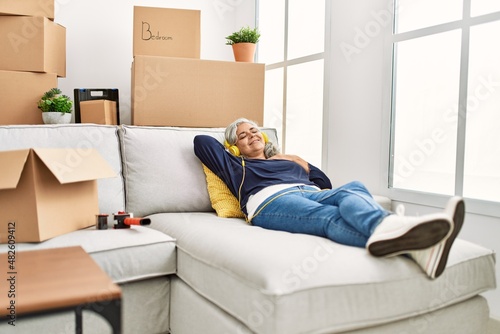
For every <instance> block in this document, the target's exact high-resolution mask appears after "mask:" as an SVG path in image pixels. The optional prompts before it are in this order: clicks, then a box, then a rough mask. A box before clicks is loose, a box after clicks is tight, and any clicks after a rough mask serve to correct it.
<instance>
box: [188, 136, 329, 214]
mask: <svg viewBox="0 0 500 334" xmlns="http://www.w3.org/2000/svg"><path fill="white" fill-rule="evenodd" d="M194 153H195V154H196V156H197V157H198V159H200V161H201V162H202V163H203V164H204V165H205V166H207V167H208V169H210V170H211V171H212V172H214V173H215V174H216V175H217V176H218V177H219V178H221V179H222V181H224V183H225V184H226V185H227V186H228V188H229V190H230V191H231V193H232V194H233V195H234V196H235V197H236V198H238V199H239V200H240V205H241V208H242V210H243V212H244V213H245V214H247V211H246V204H247V202H248V198H249V197H250V196H251V195H253V194H256V193H257V192H259V191H260V190H262V189H263V188H265V187H268V186H273V185H278V184H297V183H302V184H306V185H312V186H317V187H319V188H320V189H331V188H332V184H331V182H330V180H329V179H328V177H327V176H326V175H325V174H324V173H323V172H322V171H321V170H320V169H319V168H317V167H315V166H313V165H311V164H309V174H308V173H307V172H306V170H305V169H304V168H302V167H301V166H300V165H299V164H298V163H296V162H293V161H290V160H284V159H270V160H267V159H247V158H243V157H236V156H234V155H232V154H231V153H229V152H227V151H226V149H225V148H224V146H223V145H222V144H221V143H219V141H217V139H215V138H213V137H211V136H206V135H198V136H196V137H195V138H194ZM243 169H245V179H244V182H243V185H241V183H242V179H243ZM240 186H241V198H239V195H240V194H238V192H239V188H240Z"/></svg>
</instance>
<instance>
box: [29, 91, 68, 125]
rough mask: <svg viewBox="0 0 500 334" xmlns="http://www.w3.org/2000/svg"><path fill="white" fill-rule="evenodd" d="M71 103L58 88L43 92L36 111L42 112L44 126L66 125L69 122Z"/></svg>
mask: <svg viewBox="0 0 500 334" xmlns="http://www.w3.org/2000/svg"><path fill="white" fill-rule="evenodd" d="M72 107H73V101H71V100H70V98H69V97H68V96H66V95H63V94H62V92H61V90H60V89H59V88H52V89H51V90H49V91H47V92H45V94H43V96H42V98H41V99H40V100H39V101H38V109H40V110H41V111H42V118H43V122H44V123H45V124H67V123H69V122H70V121H71V111H72Z"/></svg>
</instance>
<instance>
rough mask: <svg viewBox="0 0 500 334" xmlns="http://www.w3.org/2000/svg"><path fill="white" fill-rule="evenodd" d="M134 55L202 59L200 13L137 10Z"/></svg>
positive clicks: (135, 14)
mask: <svg viewBox="0 0 500 334" xmlns="http://www.w3.org/2000/svg"><path fill="white" fill-rule="evenodd" d="M133 36H134V37H133V55H134V56H136V55H146V56H164V57H186V58H198V59H199V58H200V11H199V10H187V9H171V8H155V7H137V6H135V7H134V27H133Z"/></svg>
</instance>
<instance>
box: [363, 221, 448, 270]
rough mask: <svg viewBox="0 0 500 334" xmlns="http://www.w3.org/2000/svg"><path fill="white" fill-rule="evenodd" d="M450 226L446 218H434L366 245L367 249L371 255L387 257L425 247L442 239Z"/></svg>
mask: <svg viewBox="0 0 500 334" xmlns="http://www.w3.org/2000/svg"><path fill="white" fill-rule="evenodd" d="M450 228H451V226H450V222H449V221H448V220H446V219H443V218H436V219H434V220H430V221H428V222H426V223H422V224H420V225H417V226H415V227H413V228H411V229H409V230H408V231H406V232H405V233H404V234H402V235H400V236H397V237H394V238H391V239H384V240H381V241H375V242H373V243H372V244H370V245H369V246H368V251H369V252H370V254H372V255H373V256H378V257H381V256H386V257H387V256H395V255H399V254H403V253H408V252H410V251H416V250H422V249H426V248H429V247H432V246H434V245H435V244H437V243H438V242H440V241H442V240H443V239H444V238H445V237H446V236H447V235H448V234H449V233H450ZM451 243H453V241H452V242H451ZM450 247H451V245H450ZM439 266H441V263H440V264H439V265H438V267H439Z"/></svg>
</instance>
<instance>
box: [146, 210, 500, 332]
mask: <svg viewBox="0 0 500 334" xmlns="http://www.w3.org/2000/svg"><path fill="white" fill-rule="evenodd" d="M151 219H152V225H151V227H152V228H155V229H158V230H160V231H163V232H165V233H167V234H169V235H171V236H173V237H175V238H176V239H177V276H179V277H180V278H181V279H182V280H183V281H184V282H186V283H187V284H188V285H189V286H190V287H191V288H192V289H193V290H195V291H197V292H198V293H199V294H200V295H202V296H204V297H205V298H207V299H208V300H209V301H210V302H212V303H214V304H215V305H217V306H218V307H220V308H221V309H223V310H224V311H226V312H227V313H229V314H231V315H232V316H233V317H235V318H236V319H238V320H239V321H241V322H242V323H243V324H245V326H247V327H248V328H250V329H251V330H252V331H254V332H256V333H269V334H270V333H273V334H284V333H287V334H290V333H316V332H320V331H321V332H341V331H349V330H354V329H357V328H366V327H369V326H374V325H380V324H384V323H389V322H392V321H396V320H400V319H407V318H411V317H414V316H417V315H419V314H425V313H428V312H430V311H433V310H438V309H441V308H444V307H446V306H449V305H451V304H455V303H458V302H460V301H463V300H466V299H468V298H470V297H472V296H474V295H477V294H478V293H481V292H483V291H486V290H489V289H492V288H494V287H495V258H494V253H493V252H492V251H490V250H487V249H485V248H483V247H480V246H477V245H474V244H471V243H469V242H466V241H464V240H456V242H455V244H454V246H453V248H452V250H451V253H450V256H449V260H448V266H447V269H446V271H445V272H444V273H443V275H442V276H440V277H439V278H438V279H436V280H430V279H428V278H427V275H426V274H425V273H424V272H423V271H422V270H421V269H420V268H419V267H418V266H417V265H416V264H415V263H414V262H413V261H412V260H410V259H408V258H406V257H403V256H397V257H393V258H375V257H372V256H370V255H369V254H368V252H367V251H366V250H365V249H363V248H356V247H348V246H343V245H340V244H336V243H334V242H332V241H329V240H327V239H324V238H320V237H316V236H311V235H303V234H292V233H287V232H282V231H271V230H265V229H262V228H259V227H256V226H250V225H247V224H246V223H245V222H244V221H243V220H242V219H235V218H219V217H217V216H216V215H215V214H214V213H201V212H200V213H164V214H157V215H153V216H151ZM188 221H189V224H187V223H186V222H188ZM415 291H418V293H415Z"/></svg>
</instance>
